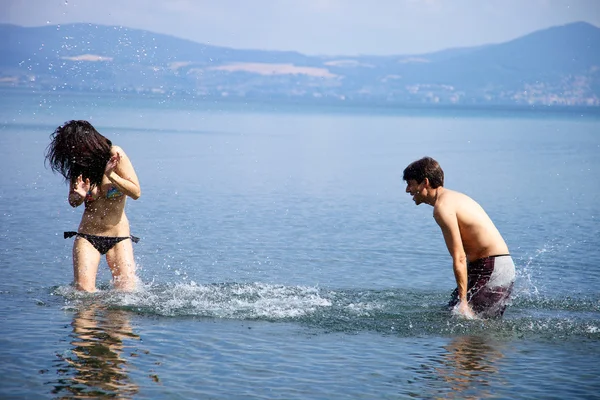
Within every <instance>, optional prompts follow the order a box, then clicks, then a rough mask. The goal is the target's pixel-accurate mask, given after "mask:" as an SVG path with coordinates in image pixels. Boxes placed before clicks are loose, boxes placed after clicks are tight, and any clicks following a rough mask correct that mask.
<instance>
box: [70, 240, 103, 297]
mask: <svg viewBox="0 0 600 400" xmlns="http://www.w3.org/2000/svg"><path fill="white" fill-rule="evenodd" d="M98 264H100V253H99V252H98V250H96V249H95V248H94V246H92V244H91V243H90V242H88V241H87V240H86V239H84V238H82V237H76V238H75V243H73V275H74V282H75V288H76V289H77V290H83V291H86V292H95V291H96V273H97V272H98Z"/></svg>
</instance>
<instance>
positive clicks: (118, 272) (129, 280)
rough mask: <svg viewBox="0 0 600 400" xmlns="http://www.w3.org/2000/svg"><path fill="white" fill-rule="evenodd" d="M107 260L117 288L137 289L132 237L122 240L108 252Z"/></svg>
mask: <svg viewBox="0 0 600 400" xmlns="http://www.w3.org/2000/svg"><path fill="white" fill-rule="evenodd" d="M106 262H107V263H108V266H109V267H110V271H111V272H112V276H113V283H114V285H115V289H118V290H133V289H135V286H136V283H137V278H136V276H135V260H134V258H133V245H132V243H131V239H126V240H122V241H120V242H119V243H117V244H116V245H115V246H114V247H113V248H112V249H110V250H109V251H108V253H106Z"/></svg>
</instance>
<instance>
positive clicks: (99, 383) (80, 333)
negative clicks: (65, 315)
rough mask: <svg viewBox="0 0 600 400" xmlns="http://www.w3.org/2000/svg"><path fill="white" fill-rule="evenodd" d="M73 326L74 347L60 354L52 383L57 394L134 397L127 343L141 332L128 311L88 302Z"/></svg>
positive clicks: (134, 387)
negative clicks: (130, 322) (133, 329)
mask: <svg viewBox="0 0 600 400" xmlns="http://www.w3.org/2000/svg"><path fill="white" fill-rule="evenodd" d="M72 328H73V331H72V333H71V334H70V339H71V341H70V343H71V345H72V348H71V349H70V350H69V351H66V352H65V353H63V354H59V355H58V357H59V361H58V362H57V363H56V365H55V366H56V369H57V373H58V376H59V378H58V380H57V381H56V382H50V383H49V384H52V385H53V386H54V389H53V390H52V393H53V394H55V395H58V398H68V397H75V398H96V399H97V398H119V399H128V398H132V397H133V396H134V395H135V394H136V393H137V392H138V386H137V385H136V384H135V383H134V382H132V380H131V379H130V377H129V370H130V368H131V367H130V365H129V364H128V361H127V359H126V357H125V356H124V354H123V353H124V351H125V350H126V345H125V344H124V343H126V340H127V339H130V340H139V336H138V335H136V334H134V333H133V331H132V329H131V326H130V324H129V319H128V314H127V312H126V311H123V310H114V309H108V308H105V307H102V306H99V305H96V304H94V305H88V306H85V307H84V308H83V309H82V310H80V311H78V312H77V313H76V314H75V316H74V318H73V323H72ZM131 356H134V354H131Z"/></svg>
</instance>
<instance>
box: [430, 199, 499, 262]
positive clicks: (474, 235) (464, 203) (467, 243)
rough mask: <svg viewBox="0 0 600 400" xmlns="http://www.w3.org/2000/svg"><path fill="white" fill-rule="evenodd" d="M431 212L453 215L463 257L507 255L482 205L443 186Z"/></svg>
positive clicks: (476, 257) (472, 258)
mask: <svg viewBox="0 0 600 400" xmlns="http://www.w3.org/2000/svg"><path fill="white" fill-rule="evenodd" d="M440 192H441V193H439V195H438V198H437V201H436V203H435V206H434V209H433V214H434V216H436V214H438V213H451V214H456V218H457V220H458V226H459V229H460V235H461V238H462V242H463V247H464V250H465V253H466V256H467V260H469V261H474V260H477V259H480V258H483V257H488V256H493V255H500V254H508V246H507V245H506V243H505V242H504V239H503V238H502V236H501V235H500V232H498V229H496V226H495V225H494V223H493V222H492V220H491V219H490V217H489V216H488V215H487V213H486V212H485V211H484V210H483V208H482V207H481V206H480V205H479V204H478V203H477V202H476V201H475V200H473V199H472V198H470V197H469V196H467V195H465V194H463V193H460V192H456V191H454V190H450V189H446V188H443V189H442V190H441V191H440Z"/></svg>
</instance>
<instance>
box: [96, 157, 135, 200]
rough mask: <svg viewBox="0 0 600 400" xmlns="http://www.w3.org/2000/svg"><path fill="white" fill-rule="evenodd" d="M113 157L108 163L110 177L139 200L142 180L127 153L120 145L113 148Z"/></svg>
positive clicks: (107, 171)
mask: <svg viewBox="0 0 600 400" xmlns="http://www.w3.org/2000/svg"><path fill="white" fill-rule="evenodd" d="M111 153H112V157H111V158H110V160H109V161H108V163H107V164H106V170H105V172H104V173H105V174H106V176H107V177H108V179H109V180H110V181H111V182H112V183H113V184H114V185H115V186H116V187H117V188H118V189H119V190H120V191H121V192H122V193H124V194H126V195H127V196H129V197H131V198H132V199H134V200H137V199H139V198H140V196H141V195H142V190H141V189H140V182H139V181H138V177H137V175H136V173H135V170H134V169H133V165H132V164H131V161H130V160H129V157H127V154H125V152H124V151H123V149H122V148H120V147H119V146H113V147H112V148H111Z"/></svg>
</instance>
